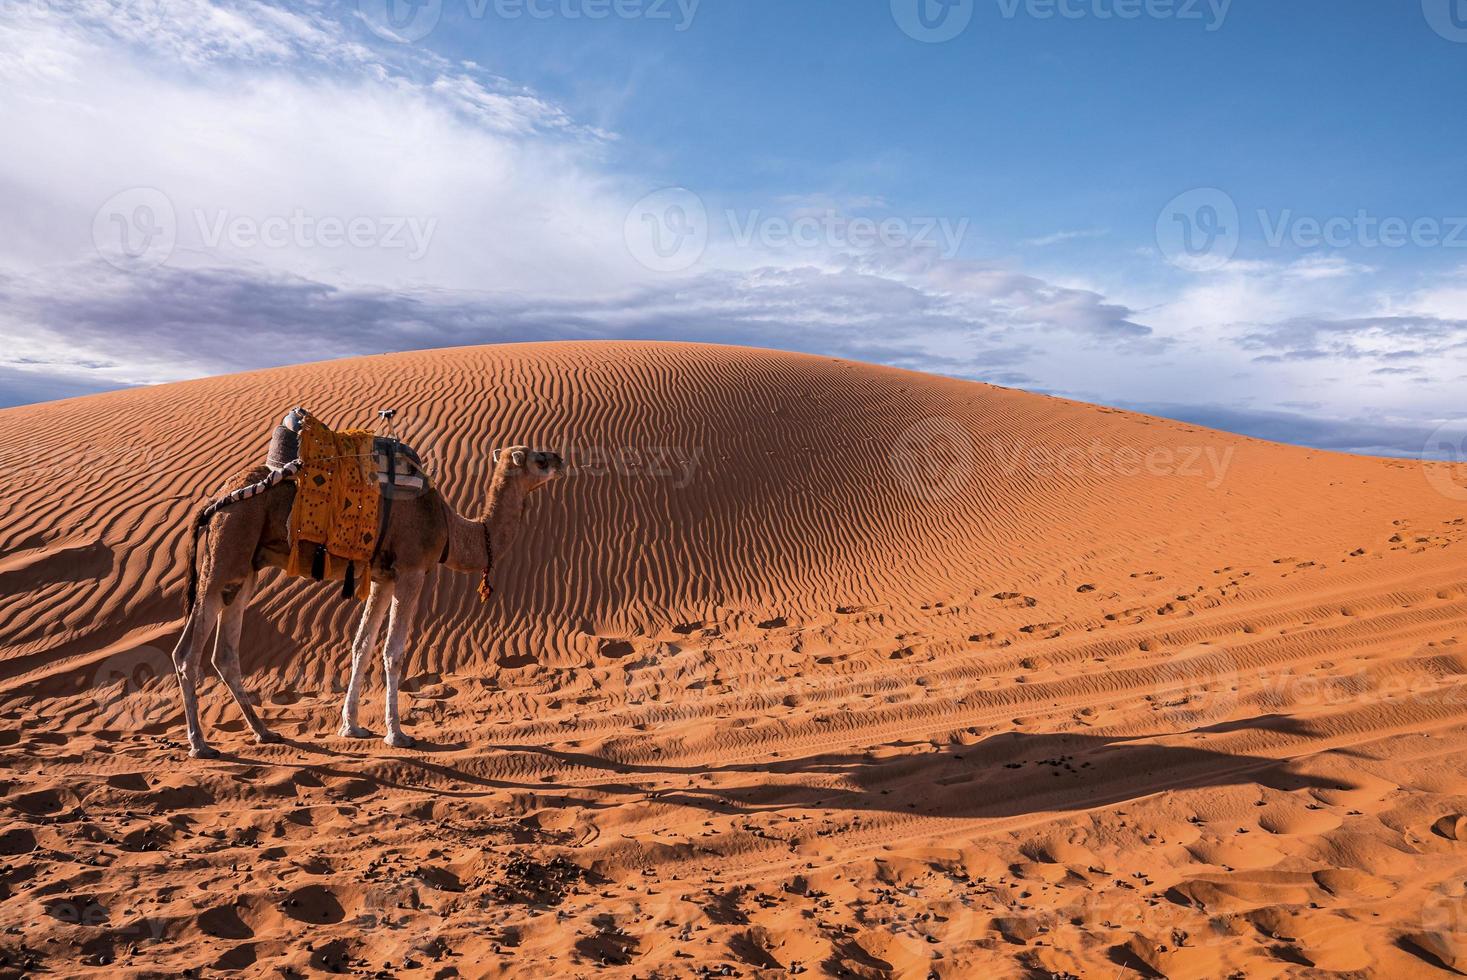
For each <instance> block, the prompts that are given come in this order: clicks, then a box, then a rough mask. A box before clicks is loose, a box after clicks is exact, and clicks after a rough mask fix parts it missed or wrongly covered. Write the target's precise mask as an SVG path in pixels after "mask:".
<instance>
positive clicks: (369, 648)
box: [340, 581, 392, 738]
mask: <svg viewBox="0 0 1467 980" xmlns="http://www.w3.org/2000/svg"><path fill="white" fill-rule="evenodd" d="M391 602H392V583H391V582H381V581H373V582H372V591H371V593H370V594H369V595H368V596H367V608H366V609H364V610H362V623H361V625H360V626H358V627H357V638H356V640H355V641H354V642H353V643H352V645H351V679H350V680H348V681H347V683H346V700H345V701H343V702H342V705H341V729H340V734H341V736H342V737H343V738H371V736H372V733H371V732H369V731H367V730H366V729H365V728H363V727H362V726H361V725H358V724H357V709H358V708H359V707H360V705H361V701H362V680H363V677H364V675H365V674H366V673H367V664H368V663H370V662H371V659H372V655H373V654H375V653H376V652H377V640H378V639H379V638H380V637H381V635H382V620H384V619H386V618H387V607H388V605H389V604H390V603H391Z"/></svg>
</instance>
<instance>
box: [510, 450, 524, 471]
mask: <svg viewBox="0 0 1467 980" xmlns="http://www.w3.org/2000/svg"><path fill="white" fill-rule="evenodd" d="M510 459H511V460H513V461H514V465H516V466H521V467H522V466H524V465H525V453H524V450H522V449H516V450H515V451H514V455H513V456H511V457H510Z"/></svg>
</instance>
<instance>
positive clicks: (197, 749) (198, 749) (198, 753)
mask: <svg viewBox="0 0 1467 980" xmlns="http://www.w3.org/2000/svg"><path fill="white" fill-rule="evenodd" d="M188 754H189V758H191V759H217V758H219V750H218V749H215V748H210V747H209V746H207V745H196V746H194V747H193V748H191V749H189V750H188Z"/></svg>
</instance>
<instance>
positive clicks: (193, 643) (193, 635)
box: [173, 589, 223, 759]
mask: <svg viewBox="0 0 1467 980" xmlns="http://www.w3.org/2000/svg"><path fill="white" fill-rule="evenodd" d="M222 605H223V599H221V598H220V596H219V593H218V592H217V591H215V590H213V589H209V590H206V591H205V593H204V596H203V598H202V599H201V600H200V601H199V603H198V604H197V605H196V606H194V610H193V612H192V614H190V616H189V618H188V622H187V623H185V624H184V627H183V635H182V636H180V637H179V638H178V645H177V646H176V647H174V648H173V670H174V672H175V673H176V674H177V675H178V685H179V687H180V688H182V689H183V718H184V721H185V723H186V724H187V725H188V754H189V755H191V756H193V757H194V758H195V759H213V758H216V757H217V756H218V755H219V753H218V751H216V750H215V749H212V748H210V747H209V743H208V742H206V741H204V729H203V727H202V726H201V725H200V724H199V697H198V684H199V665H200V663H201V662H202V661H203V659H204V644H205V643H206V642H207V641H208V639H209V634H210V633H212V632H213V631H214V625H215V623H216V621H217V620H218V619H219V609H220V607H221V606H222Z"/></svg>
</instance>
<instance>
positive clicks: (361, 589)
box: [267, 408, 432, 598]
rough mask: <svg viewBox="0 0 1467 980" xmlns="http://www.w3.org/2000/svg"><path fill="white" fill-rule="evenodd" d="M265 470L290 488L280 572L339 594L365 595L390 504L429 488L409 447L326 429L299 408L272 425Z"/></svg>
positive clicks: (359, 431) (363, 432) (362, 432)
mask: <svg viewBox="0 0 1467 980" xmlns="http://www.w3.org/2000/svg"><path fill="white" fill-rule="evenodd" d="M267 465H268V466H269V467H270V469H271V471H272V472H274V473H278V474H282V478H284V479H289V480H292V481H293V482H294V483H295V485H296V494H295V502H294V503H293V504H292V505H291V510H290V521H289V524H288V526H287V528H288V540H289V543H290V554H289V556H288V558H287V563H286V569H285V570H286V573H287V574H289V575H295V576H301V577H304V576H307V575H309V576H310V577H311V578H314V579H316V580H317V581H322V580H327V579H329V580H331V581H336V580H341V581H342V583H343V587H342V594H343V595H344V596H347V597H350V596H353V595H355V596H356V597H357V598H366V595H367V592H368V591H369V590H370V588H371V575H370V566H371V562H372V559H374V558H375V557H376V556H377V552H378V550H379V548H380V547H381V543H382V534H383V532H384V531H385V530H386V528H387V519H388V515H389V514H390V512H391V508H392V501H393V499H394V498H398V497H415V496H418V495H419V494H422V493H424V492H426V491H427V490H428V489H429V488H430V487H431V485H432V482H431V480H430V479H429V476H428V472H427V470H425V469H424V468H423V463H422V460H421V459H420V458H419V456H418V454H417V453H416V452H415V451H413V449H412V447H410V446H407V445H404V444H403V443H401V442H399V441H398V440H396V439H391V438H384V437H381V436H378V435H376V434H375V433H373V432H371V431H369V430H366V429H348V430H343V431H337V430H334V429H332V428H330V427H329V426H327V425H326V424H325V423H323V422H321V421H320V420H319V419H317V418H316V417H315V416H314V415H312V414H311V413H310V412H308V411H306V410H305V409H304V408H296V409H292V410H291V411H290V412H289V413H287V414H286V416H285V418H284V419H283V420H282V421H281V423H280V425H278V426H276V428H275V432H274V434H273V436H272V437H271V440H270V454H269V458H268V460H267ZM359 566H360V568H361V570H363V571H366V572H368V574H362V575H358V574H357V572H358V567H359Z"/></svg>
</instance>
